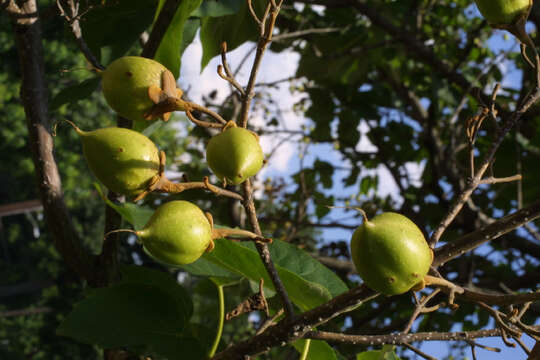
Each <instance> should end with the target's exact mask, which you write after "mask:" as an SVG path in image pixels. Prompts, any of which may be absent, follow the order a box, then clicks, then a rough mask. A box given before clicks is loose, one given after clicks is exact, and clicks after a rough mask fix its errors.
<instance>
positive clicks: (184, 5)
mask: <svg viewBox="0 0 540 360" xmlns="http://www.w3.org/2000/svg"><path fill="white" fill-rule="evenodd" d="M201 1H202V0H182V1H181V2H180V5H179V6H178V8H177V9H176V13H175V14H174V17H173V19H172V21H171V23H170V24H169V27H168V28H167V31H166V32H165V34H164V35H163V38H162V39H161V43H160V44H159V47H158V49H157V51H156V55H155V56H154V59H155V60H156V61H158V62H160V63H161V64H163V65H164V66H165V67H167V68H168V69H169V70H170V71H171V72H172V73H173V74H174V77H175V78H178V76H179V75H180V65H181V64H180V58H181V55H182V54H181V53H180V50H181V48H182V43H183V38H184V25H185V24H186V21H187V19H188V18H189V16H190V15H191V13H192V12H193V11H194V10H195V9H197V8H198V7H199V5H200V4H201ZM184 49H185V47H184Z"/></svg>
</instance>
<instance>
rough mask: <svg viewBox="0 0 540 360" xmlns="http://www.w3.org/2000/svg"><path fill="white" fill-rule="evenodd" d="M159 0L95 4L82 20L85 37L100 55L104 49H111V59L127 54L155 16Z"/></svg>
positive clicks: (93, 49)
mask: <svg viewBox="0 0 540 360" xmlns="http://www.w3.org/2000/svg"><path fill="white" fill-rule="evenodd" d="M156 6H157V1H156V0H130V1H107V2H106V3H104V5H99V6H95V7H93V8H92V9H91V10H90V11H88V13H86V14H85V15H84V18H83V20H84V21H81V26H82V32H83V36H84V39H85V41H86V43H87V44H88V46H89V47H90V48H91V49H92V51H93V52H94V53H95V54H96V56H99V55H100V54H101V50H102V48H104V47H106V48H107V50H108V52H110V58H109V59H104V58H103V57H102V59H101V61H102V62H104V63H107V62H110V61H112V60H114V59H115V58H117V57H120V56H122V55H124V54H125V53H126V52H127V51H128V50H129V49H130V48H131V46H132V45H133V44H134V43H135V41H137V39H138V38H139V36H140V35H141V33H142V32H143V31H144V30H146V29H147V28H148V27H149V26H150V24H152V20H153V18H154V13H155V9H156Z"/></svg>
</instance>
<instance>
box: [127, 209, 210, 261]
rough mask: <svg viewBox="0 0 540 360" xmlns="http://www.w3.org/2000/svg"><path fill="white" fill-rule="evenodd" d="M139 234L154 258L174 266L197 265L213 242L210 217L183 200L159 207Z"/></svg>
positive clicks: (137, 232)
mask: <svg viewBox="0 0 540 360" xmlns="http://www.w3.org/2000/svg"><path fill="white" fill-rule="evenodd" d="M135 233H136V234H137V236H138V238H139V240H140V241H141V243H142V244H143V246H144V248H145V250H146V251H147V252H148V253H149V254H150V255H151V256H152V257H153V258H155V259H156V260H158V261H160V262H163V263H166V264H170V265H185V264H189V263H192V262H194V261H195V260H197V259H198V258H199V257H201V255H202V254H203V253H204V252H205V250H206V249H207V248H208V247H209V245H210V243H211V242H212V225H211V224H210V221H209V220H208V218H207V217H206V215H205V214H204V213H203V212H202V210H201V209H200V208H199V207H198V206H197V205H195V204H192V203H190V202H189V201H183V200H175V201H169V202H167V203H165V204H163V205H161V206H159V207H158V208H157V209H156V211H155V212H154V214H153V215H152V217H151V218H150V220H149V221H148V223H147V224H146V225H145V226H144V227H143V228H142V229H141V230H139V231H136V232H135Z"/></svg>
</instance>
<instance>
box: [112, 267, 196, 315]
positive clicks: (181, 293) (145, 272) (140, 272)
mask: <svg viewBox="0 0 540 360" xmlns="http://www.w3.org/2000/svg"><path fill="white" fill-rule="evenodd" d="M120 273H121V274H122V279H121V280H120V283H141V284H150V285H153V286H156V287H158V288H159V289H160V290H162V291H164V292H166V293H167V294H168V295H170V296H171V297H172V298H174V299H175V300H176V302H177V303H178V304H180V306H181V308H182V309H183V310H184V312H185V314H186V319H185V321H186V322H187V321H189V319H190V318H191V315H193V303H192V301H191V296H190V295H189V293H188V292H187V290H186V289H185V288H184V287H183V286H182V285H180V284H179V283H178V281H177V280H176V279H175V278H174V277H173V275H172V274H169V273H166V272H163V271H158V270H154V269H149V268H147V267H144V266H135V265H121V266H120Z"/></svg>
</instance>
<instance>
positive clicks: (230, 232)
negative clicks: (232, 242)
mask: <svg viewBox="0 0 540 360" xmlns="http://www.w3.org/2000/svg"><path fill="white" fill-rule="evenodd" d="M228 237H233V238H237V239H238V238H239V239H247V240H253V241H259V242H265V243H271V242H272V239H269V238H264V237H262V236H259V235H257V234H255V233H252V232H251V231H247V230H242V229H230V228H218V229H216V228H214V229H212V238H213V239H221V238H228Z"/></svg>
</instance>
